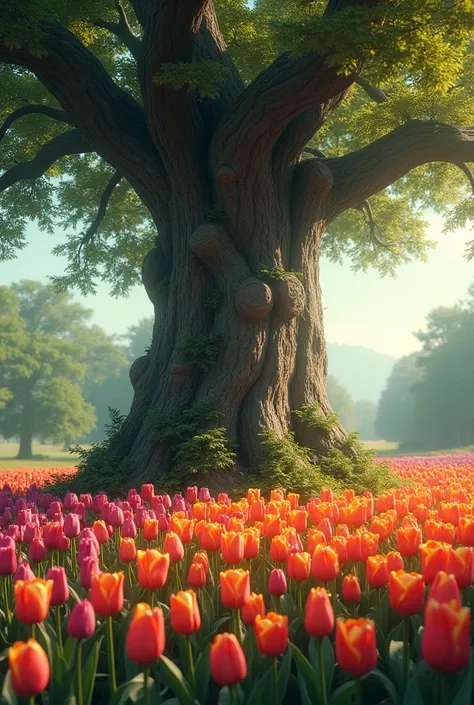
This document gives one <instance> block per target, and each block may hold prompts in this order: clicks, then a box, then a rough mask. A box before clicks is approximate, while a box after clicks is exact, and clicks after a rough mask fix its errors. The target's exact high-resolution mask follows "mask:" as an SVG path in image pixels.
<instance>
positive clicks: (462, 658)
mask: <svg viewBox="0 0 474 705" xmlns="http://www.w3.org/2000/svg"><path fill="white" fill-rule="evenodd" d="M470 622H471V613H470V610H469V608H468V607H461V606H460V605H459V604H458V603H456V601H455V600H453V601H452V602H443V603H440V602H438V601H437V600H435V599H428V602H427V604H426V609H425V620H424V627H423V635H422V638H421V652H422V654H423V658H424V660H425V661H426V663H427V664H428V666H430V667H431V668H433V669H434V670H435V671H441V672H442V673H457V672H458V671H461V670H462V669H463V668H465V667H466V666H467V664H468V663H469V656H470V650H471V638H470Z"/></svg>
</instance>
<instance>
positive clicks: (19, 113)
mask: <svg viewBox="0 0 474 705" xmlns="http://www.w3.org/2000/svg"><path fill="white" fill-rule="evenodd" d="M24 115H46V116H47V117H50V118H52V119H53V120H58V122H66V123H69V124H72V120H71V118H70V117H69V115H68V114H67V113H65V112H64V110H57V109H56V108H51V107H50V106H49V105H25V106H23V107H22V108H18V110H14V111H13V112H12V113H10V115H8V117H7V118H5V120H4V122H3V124H2V125H1V126H0V142H1V141H2V139H3V138H4V137H5V135H6V133H7V131H8V130H9V128H10V127H11V126H12V125H13V123H14V122H16V120H19V119H20V118H22V117H23V116H24Z"/></svg>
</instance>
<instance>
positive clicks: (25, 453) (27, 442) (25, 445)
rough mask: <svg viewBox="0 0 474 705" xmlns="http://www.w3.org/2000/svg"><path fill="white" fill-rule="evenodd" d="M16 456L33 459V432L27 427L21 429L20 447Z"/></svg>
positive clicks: (21, 458)
mask: <svg viewBox="0 0 474 705" xmlns="http://www.w3.org/2000/svg"><path fill="white" fill-rule="evenodd" d="M16 457H17V458H18V460H31V458H32V457H33V434H32V433H31V432H30V431H28V430H26V429H25V430H23V429H22V431H21V434H20V449H19V451H18V455H17V456H16Z"/></svg>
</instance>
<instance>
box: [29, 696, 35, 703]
mask: <svg viewBox="0 0 474 705" xmlns="http://www.w3.org/2000/svg"><path fill="white" fill-rule="evenodd" d="M28 705H35V696H34V695H30V697H29V698H28Z"/></svg>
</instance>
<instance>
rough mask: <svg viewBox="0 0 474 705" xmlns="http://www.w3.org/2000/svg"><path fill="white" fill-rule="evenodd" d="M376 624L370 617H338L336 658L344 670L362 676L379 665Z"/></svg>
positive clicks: (358, 676) (357, 676)
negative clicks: (344, 618)
mask: <svg viewBox="0 0 474 705" xmlns="http://www.w3.org/2000/svg"><path fill="white" fill-rule="evenodd" d="M377 658H378V656H377V646H376V643H375V624H374V622H373V621H372V620H370V619H346V620H343V619H338V620H337V627H336V659H337V662H338V664H339V667H340V668H341V670H342V671H345V672H346V673H350V674H351V675H352V676H355V677H356V678H360V677H361V676H363V675H365V674H366V673H369V672H370V671H372V670H373V669H374V668H375V666H376V665H377Z"/></svg>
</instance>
